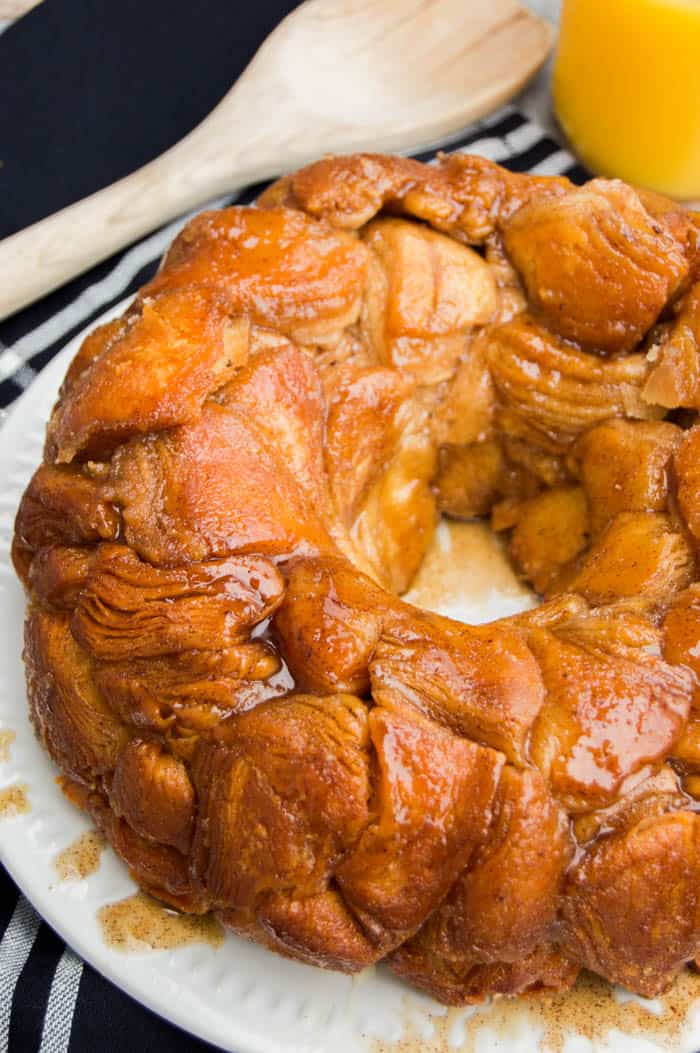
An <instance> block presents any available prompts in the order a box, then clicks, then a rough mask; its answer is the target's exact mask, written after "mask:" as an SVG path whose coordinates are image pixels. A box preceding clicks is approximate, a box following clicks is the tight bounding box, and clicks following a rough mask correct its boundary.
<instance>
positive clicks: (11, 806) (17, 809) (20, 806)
mask: <svg viewBox="0 0 700 1053" xmlns="http://www.w3.org/2000/svg"><path fill="white" fill-rule="evenodd" d="M28 811H30V804H29V798H28V797H27V787H26V785H25V783H23V782H19V783H15V784H14V785H13V786H8V787H6V789H4V790H0V819H11V818H12V816H14V815H24V814H25V813H26V812H28Z"/></svg>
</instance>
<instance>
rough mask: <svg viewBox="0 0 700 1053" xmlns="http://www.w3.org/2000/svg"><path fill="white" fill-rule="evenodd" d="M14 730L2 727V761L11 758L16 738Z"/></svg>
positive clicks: (0, 734) (0, 742)
mask: <svg viewBox="0 0 700 1053" xmlns="http://www.w3.org/2000/svg"><path fill="white" fill-rule="evenodd" d="M16 737H17V736H16V735H15V733H14V731H10V730H9V728H0V762H4V761H8V760H9V759H10V746H11V745H12V743H13V742H14V741H15V739H16Z"/></svg>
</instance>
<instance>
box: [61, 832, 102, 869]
mask: <svg viewBox="0 0 700 1053" xmlns="http://www.w3.org/2000/svg"><path fill="white" fill-rule="evenodd" d="M106 847H107V842H106V840H105V838H104V837H103V836H102V834H101V833H99V831H97V830H86V831H85V833H84V834H81V835H80V837H78V838H76V840H75V841H73V842H72V844H70V845H68V848H64V849H63V851H62V852H59V853H58V855H57V856H56V858H55V859H54V861H53V865H54V869H55V871H56V873H57V874H58V879H59V881H82V880H84V879H85V878H86V877H89V876H90V874H94V873H95V871H96V870H97V869H98V867H99V865H100V856H101V855H102V852H103V850H104V849H105V848H106Z"/></svg>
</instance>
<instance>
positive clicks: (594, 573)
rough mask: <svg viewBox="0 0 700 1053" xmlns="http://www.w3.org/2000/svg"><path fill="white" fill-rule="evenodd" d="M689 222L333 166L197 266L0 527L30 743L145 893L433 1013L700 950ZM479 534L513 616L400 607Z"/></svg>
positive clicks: (75, 412)
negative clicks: (426, 574)
mask: <svg viewBox="0 0 700 1053" xmlns="http://www.w3.org/2000/svg"><path fill="white" fill-rule="evenodd" d="M699 281H700V216H698V215H696V214H693V213H690V212H683V211H681V210H680V209H679V208H677V207H676V206H674V205H673V203H672V202H670V201H666V200H665V199H663V198H660V197H658V196H657V195H653V194H646V193H638V192H636V191H635V190H634V189H632V188H631V187H628V186H625V185H624V184H622V183H619V182H616V181H606V180H602V179H597V180H594V181H593V182H592V183H590V184H588V185H587V186H585V187H582V188H577V187H575V186H572V185H571V184H570V183H569V182H568V181H567V180H566V179H552V178H536V177H531V176H528V175H515V174H512V173H510V172H507V171H505V170H504V169H501V168H499V167H498V166H497V165H494V164H492V163H490V162H488V161H485V160H483V159H480V158H477V157H468V156H462V155H452V156H450V157H440V158H439V159H438V161H437V163H436V164H434V165H429V166H426V165H423V164H420V163H418V162H416V161H410V160H406V159H401V158H392V157H382V156H372V155H358V156H354V157H345V158H328V159H326V160H323V161H320V162H318V163H317V164H314V165H311V166H309V167H308V168H305V169H303V170H302V171H300V172H297V173H296V174H294V175H291V176H287V177H285V178H284V179H282V180H281V181H280V182H278V183H276V184H275V185H274V186H272V187H271V188H270V189H268V190H267V191H266V192H265V193H264V194H263V196H262V197H261V199H260V200H259V202H258V204H257V206H255V207H246V208H241V207H233V208H227V209H223V210H222V211H220V212H208V213H204V214H202V215H201V216H199V217H198V218H197V219H195V220H193V221H192V222H191V223H190V224H188V226H187V227H186V228H185V229H184V230H183V232H182V233H181V234H180V235H179V237H178V238H177V239H176V241H175V243H174V244H173V246H172V247H171V249H170V250H169V252H168V253H167V255H166V257H165V259H164V260H163V264H162V266H161V269H160V271H159V272H158V274H157V275H156V276H155V277H154V278H153V280H152V281H151V282H149V283H148V285H146V286H145V287H144V288H143V289H142V290H141V292H140V293H139V295H138V296H137V297H136V299H135V300H134V302H133V303H132V305H131V306H130V307H129V308H128V309H127V311H126V312H125V314H124V316H123V317H122V318H120V319H117V320H116V321H113V322H109V323H108V324H107V325H104V326H101V327H100V328H98V329H96V330H95V331H94V332H93V333H92V334H90V335H89V336H88V337H87V338H86V340H85V341H84V343H83V345H82V347H81V349H80V350H79V352H78V354H77V355H76V357H75V359H74V361H73V363H72V364H71V366H70V368H69V370H68V373H67V376H66V378H65V381H64V384H63V386H62V388H61V391H60V395H59V399H58V402H57V404H56V406H55V408H54V411H53V413H52V416H51V420H50V422H49V426H48V431H47V437H46V447H45V454H44V460H43V463H42V465H41V466H40V467H39V468H38V469H37V471H36V473H35V475H34V477H33V479H32V480H31V482H30V484H29V486H28V487H27V490H26V493H25V495H24V497H23V499H22V503H21V505H20V508H19V512H18V515H17V522H16V532H15V539H14V548H13V555H14V561H15V566H16V569H17V573H18V575H19V577H20V578H21V580H22V581H23V583H24V584H25V586H26V588H27V590H28V594H29V606H28V611H27V620H26V637H25V639H26V643H25V662H26V669H27V685H28V694H29V706H30V711H31V716H32V720H33V722H34V726H35V729H36V733H37V735H38V736H39V738H40V739H41V741H42V743H43V744H44V746H45V748H46V749H47V751H48V752H49V754H50V755H51V757H52V758H53V760H54V761H55V762H56V764H57V765H58V766H59V768H60V769H61V772H62V776H63V786H64V789H65V791H66V793H67V794H68V795H69V796H70V798H71V799H72V800H73V801H75V802H76V803H77V804H79V805H80V806H82V807H83V808H85V809H86V810H87V811H88V812H89V813H90V814H91V815H92V816H93V818H94V820H95V822H96V823H97V824H98V825H99V827H100V828H101V829H102V830H103V831H104V833H105V835H106V836H107V837H108V839H109V840H110V841H111V843H112V845H113V846H114V848H115V850H116V851H117V852H118V853H119V855H120V856H121V857H122V858H123V859H124V860H125V862H126V864H127V865H128V867H129V868H130V871H131V873H132V874H133V876H134V878H135V880H136V881H137V882H138V883H139V884H140V885H141V886H142V887H144V888H145V889H147V890H148V891H149V892H151V893H152V894H153V895H154V896H157V897H159V898H160V899H162V900H164V901H165V902H167V903H169V904H171V905H172V906H174V907H176V908H178V909H180V910H184V911H191V912H205V911H215V912H216V913H217V915H218V916H219V917H220V918H221V920H222V921H223V923H224V924H225V925H227V926H229V927H230V928H231V929H232V930H233V931H234V932H237V933H239V934H241V935H244V936H246V937H248V938H251V939H254V940H258V941H260V942H262V943H263V944H265V945H266V946H268V947H270V948H272V949H274V950H275V951H278V952H280V953H282V954H285V955H288V956H290V957H293V958H297V959H300V960H301V961H305V962H309V963H313V964H316V965H319V966H324V967H327V968H333V969H341V970H344V971H347V972H353V971H357V970H359V969H362V968H364V967H365V966H367V965H368V964H370V963H373V962H377V961H380V960H385V961H386V962H387V963H388V965H389V967H390V968H392V969H393V970H394V971H395V972H396V973H398V974H399V975H400V976H402V977H404V978H405V979H407V980H408V981H410V982H412V983H414V984H416V985H418V986H419V987H422V988H424V989H425V990H427V991H428V992H430V993H431V994H433V995H434V996H435V997H437V998H439V999H442V1000H443V1001H446V1002H448V1003H453V1004H461V1003H464V1002H469V1001H473V1000H479V999H482V998H484V997H486V996H488V995H490V994H509V995H515V994H517V993H519V992H522V991H526V990H537V989H541V990H545V991H546V990H549V991H558V990H564V989H566V988H567V987H569V986H570V985H571V984H572V983H573V982H574V980H575V978H576V976H577V973H578V971H579V970H580V969H581V968H587V969H592V970H594V971H596V972H598V973H599V974H601V975H602V976H604V977H606V978H608V979H609V980H610V981H612V982H615V983H621V984H624V985H626V986H627V987H629V988H630V989H631V990H633V991H635V992H637V993H639V994H642V995H646V996H653V995H655V994H657V993H658V992H661V991H663V990H664V989H665V988H666V987H667V986H668V985H669V984H670V983H671V981H672V980H673V977H674V976H675V975H676V973H677V972H678V971H679V970H680V969H681V968H682V967H683V966H684V965H685V964H686V963H688V962H692V961H693V960H694V959H695V958H696V957H698V955H700V892H699V891H698V890H700V818H698V809H699V805H698V801H699V800H700V686H699V679H698V678H699V677H700V658H699V657H698V655H699V654H700V591H698V590H700V582H699V581H698V564H697V559H698V544H699V543H700V467H699V466H700V425H697V424H696V423H695V412H696V411H697V410H698V409H700V395H699V394H698V392H699V391H700V306H699V304H700V292H699V289H700V286H699V285H698V282H699ZM440 512H442V513H445V514H447V515H452V516H455V517H457V518H471V517H474V516H482V517H490V519H491V522H492V524H493V526H494V529H496V530H498V531H501V532H503V534H504V535H505V537H506V541H507V545H508V547H509V551H510V554H511V557H512V559H513V562H514V564H515V567H516V569H517V570H518V571H519V572H520V573H521V574H522V575H523V577H524V578H525V579H526V580H527V581H528V582H529V583H530V584H531V585H532V586H533V588H534V589H535V590H536V591H537V592H539V593H540V594H541V595H542V596H543V603H542V605H541V606H539V607H538V608H536V609H534V610H532V611H529V612H527V613H525V614H521V615H518V616H515V617H513V618H510V619H506V620H503V621H497V622H494V623H492V624H490V625H482V626H467V625H462V624H458V623H456V622H453V621H450V620H449V619H447V618H442V617H439V616H437V615H434V614H430V613H428V612H425V611H420V610H418V609H416V608H415V607H412V606H410V605H408V604H406V603H404V602H402V601H401V600H400V599H399V596H400V594H401V593H402V592H403V591H404V590H405V589H406V588H407V587H408V585H409V584H410V582H411V579H412V577H413V575H414V574H415V572H416V570H417V568H418V567H419V566H420V563H421V561H422V558H423V555H424V553H425V551H426V547H427V545H428V544H429V542H430V539H431V536H432V533H433V530H434V527H435V524H436V522H437V518H438V514H439V513H440Z"/></svg>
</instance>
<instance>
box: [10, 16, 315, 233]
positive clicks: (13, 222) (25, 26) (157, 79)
mask: <svg viewBox="0 0 700 1053" xmlns="http://www.w3.org/2000/svg"><path fill="white" fill-rule="evenodd" d="M296 6H297V5H296V4H295V3H289V2H284V0H254V2H252V3H240V2H238V3H237V2H236V0H229V2H225V0H170V2H167V0H45V2H44V3H42V4H40V5H39V6H38V7H36V8H35V9H34V10H33V11H31V12H30V13H29V14H28V15H26V16H25V17H24V18H23V19H21V20H20V21H19V22H16V23H15V24H14V25H12V26H10V28H9V29H8V30H6V32H5V33H3V34H2V36H0V161H2V166H1V167H0V238H3V237H6V236H7V235H8V234H12V233H14V232H15V231H17V230H20V229H21V228H22V227H26V226H27V225H28V224H29V223H32V222H34V221H35V220H37V219H41V218H42V217H43V216H46V215H49V214H50V213H51V212H55V211H56V210H57V209H59V208H62V207H63V206H64V205H68V204H70V203H71V202H73V201H77V200H79V199H80V198H83V197H85V196H86V195H87V194H90V193H92V192H93V191H95V190H99V189H100V188H101V187H103V186H107V185H108V184H109V183H111V182H113V181H114V180H115V179H119V178H120V177H121V176H124V175H127V174H128V173H129V172H133V171H134V169H136V168H138V167H139V166H140V165H142V164H145V163H146V162H147V161H150V160H152V159H153V158H154V157H157V156H158V154H160V153H162V152H163V150H165V149H167V148H168V147H169V146H172V145H173V143H175V142H177V140H178V139H181V138H182V136H183V135H185V134H186V133H187V132H188V131H190V130H191V129H192V128H194V126H195V125H196V124H198V123H199V121H201V120H202V118H203V117H205V116H206V115H207V113H209V111H210V110H211V109H213V107H214V106H215V105H216V103H217V102H218V101H219V100H220V99H221V98H222V96H223V95H225V93H226V92H227V91H228V89H229V88H230V87H231V85H232V84H233V82H234V81H235V80H236V78H237V77H238V76H239V74H240V73H241V72H242V71H243V69H244V68H245V66H246V65H247V64H248V62H249V61H250V59H251V58H252V56H253V54H254V53H255V51H256V50H257V48H258V47H259V45H260V44H261V43H262V41H263V40H264V39H265V37H266V36H267V34H268V33H269V32H270V31H271V30H272V29H273V28H274V26H275V25H276V23H277V22H278V21H280V19H281V18H282V17H283V16H284V15H285V14H287V13H288V12H289V11H291V10H292V9H293V8H294V7H296Z"/></svg>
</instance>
